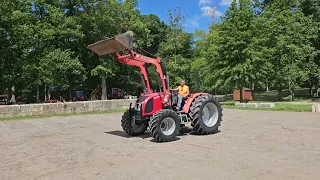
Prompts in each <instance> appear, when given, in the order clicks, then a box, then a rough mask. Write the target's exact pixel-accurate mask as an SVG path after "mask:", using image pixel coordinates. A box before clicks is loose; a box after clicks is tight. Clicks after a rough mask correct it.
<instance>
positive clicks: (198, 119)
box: [189, 94, 223, 135]
mask: <svg viewBox="0 0 320 180" xmlns="http://www.w3.org/2000/svg"><path fill="white" fill-rule="evenodd" d="M222 110H223V109H222V107H221V105H220V103H219V101H218V100H217V99H216V98H215V97H213V96H212V95H210V94H205V95H200V96H199V97H197V98H196V99H195V100H194V102H192V105H191V107H190V112H189V116H190V117H191V119H192V123H191V125H192V127H193V130H194V131H196V132H197V133H199V134H201V135H208V134H214V133H217V132H219V130H218V128H219V126H220V125H221V121H222V116H223V114H222Z"/></svg>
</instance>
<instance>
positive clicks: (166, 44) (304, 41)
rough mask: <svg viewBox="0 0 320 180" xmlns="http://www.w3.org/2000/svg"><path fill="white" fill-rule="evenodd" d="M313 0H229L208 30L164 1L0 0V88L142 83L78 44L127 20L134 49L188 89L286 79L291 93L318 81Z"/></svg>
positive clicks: (268, 84)
mask: <svg viewBox="0 0 320 180" xmlns="http://www.w3.org/2000/svg"><path fill="white" fill-rule="evenodd" d="M319 2H320V1H318V0H293V1H292V0H277V1H275V0H253V1H252V0H233V1H232V4H231V6H230V7H229V9H228V10H227V12H226V13H225V15H224V16H223V17H222V19H221V21H220V22H217V23H216V22H212V25H211V26H210V28H209V29H208V31H201V30H197V31H195V32H194V33H187V32H185V30H184V26H183V24H184V23H185V22H184V19H185V18H184V15H183V14H182V13H181V12H180V9H179V8H176V9H172V10H169V11H168V23H167V24H166V23H164V22H163V21H162V20H160V18H159V17H158V16H157V15H154V14H150V15H142V14H140V11H139V10H138V8H137V6H138V1H137V0H126V1H119V0H109V1H104V0H82V1H69V0H24V1H19V0H12V1H1V2H0V53H1V57H0V72H1V73H0V83H1V86H0V93H3V92H5V93H7V92H8V93H10V94H16V95H17V96H20V97H25V98H27V99H31V100H30V101H31V102H34V101H39V95H41V96H44V95H45V92H43V89H45V88H46V87H47V86H49V85H68V86H69V87H71V88H72V89H77V88H78V86H82V87H83V88H84V90H86V91H88V92H89V93H88V94H90V92H91V91H92V90H93V89H94V88H95V87H96V86H97V85H98V84H102V85H103V89H104V91H103V92H108V91H109V90H111V88H112V87H118V88H121V89H123V90H124V91H127V92H130V93H136V92H141V91H142V89H141V79H140V77H139V76H140V75H139V74H140V73H139V71H138V69H137V68H136V67H130V66H127V65H124V64H120V63H119V62H117V61H115V59H114V58H113V57H112V56H110V55H107V56H104V57H100V58H99V57H98V56H97V55H95V54H94V53H92V52H91V51H89V50H88V49H87V45H89V44H91V43H93V42H96V41H99V40H101V39H104V38H107V37H111V36H114V35H116V34H118V33H122V32H124V31H127V30H132V31H133V32H134V43H135V44H134V49H135V50H136V51H138V52H140V53H142V54H145V55H148V56H151V55H156V56H158V57H161V58H162V62H163V64H164V66H165V67H166V69H167V71H168V74H169V79H170V82H171V83H170V88H175V87H176V86H177V85H179V81H181V80H183V79H185V80H187V82H188V83H189V86H190V88H191V91H193V92H195V91H197V87H198V86H199V85H200V89H201V91H207V92H214V93H230V92H231V91H232V90H233V89H235V88H243V87H249V88H253V87H254V88H255V90H258V91H259V90H264V89H266V88H270V89H276V90H278V91H279V92H280V91H281V90H283V89H289V90H290V92H291V94H292V97H294V90H295V89H296V88H298V87H309V88H310V89H311V88H312V87H315V86H318V83H319V79H320V68H319V67H320V55H319V50H320V32H319V27H320V18H319V17H320V3H319ZM150 54H151V55H150ZM152 68H153V67H149V68H148V69H149V72H150V77H151V79H152V81H151V82H152V87H153V89H156V88H157V80H156V79H157V78H158V77H157V74H156V72H155V70H154V68H153V69H152ZM197 76H198V77H199V79H197ZM12 87H15V91H10V89H11V88H12ZM41 99H44V98H41ZM22 100H23V99H22Z"/></svg>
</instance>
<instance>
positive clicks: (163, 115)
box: [149, 109, 181, 142]
mask: <svg viewBox="0 0 320 180" xmlns="http://www.w3.org/2000/svg"><path fill="white" fill-rule="evenodd" d="M180 125H181V120H180V119H179V116H178V115H177V114H176V113H175V112H174V111H173V110H170V109H162V110H161V111H159V112H158V113H156V114H155V115H154V116H153V117H152V118H151V120H150V123H149V126H150V130H151V133H152V137H153V138H154V139H155V140H156V141H157V142H169V141H173V140H175V138H176V136H177V135H179V133H180V128H181V127H180Z"/></svg>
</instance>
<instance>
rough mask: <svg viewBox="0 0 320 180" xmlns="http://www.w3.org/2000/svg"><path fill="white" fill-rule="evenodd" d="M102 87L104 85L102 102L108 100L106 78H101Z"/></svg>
mask: <svg viewBox="0 0 320 180" xmlns="http://www.w3.org/2000/svg"><path fill="white" fill-rule="evenodd" d="M101 85H102V93H101V100H106V99H107V84H106V76H105V75H102V76H101Z"/></svg>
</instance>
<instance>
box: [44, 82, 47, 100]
mask: <svg viewBox="0 0 320 180" xmlns="http://www.w3.org/2000/svg"><path fill="white" fill-rule="evenodd" d="M44 101H45V102H46V101H47V85H46V84H45V85H44Z"/></svg>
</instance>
